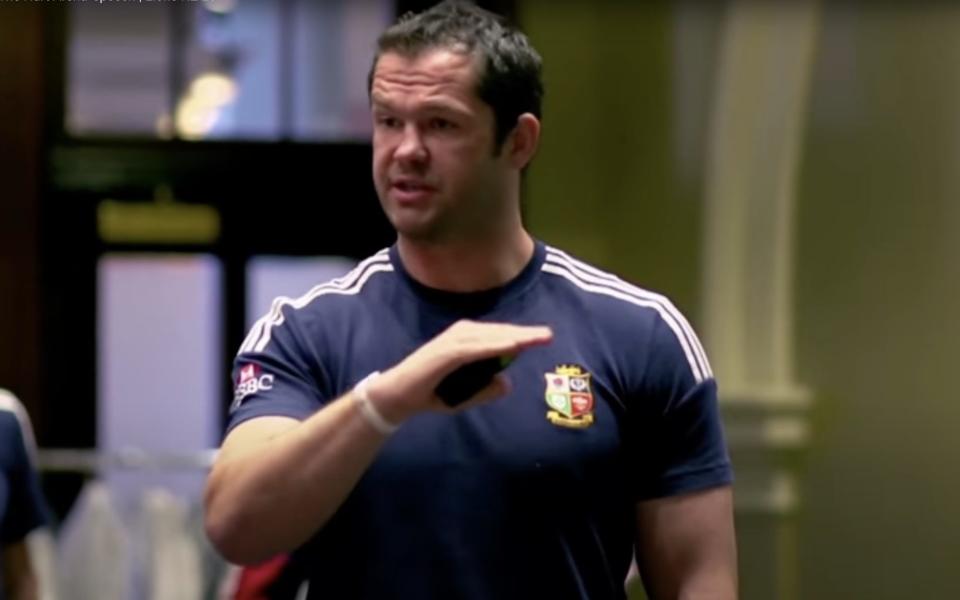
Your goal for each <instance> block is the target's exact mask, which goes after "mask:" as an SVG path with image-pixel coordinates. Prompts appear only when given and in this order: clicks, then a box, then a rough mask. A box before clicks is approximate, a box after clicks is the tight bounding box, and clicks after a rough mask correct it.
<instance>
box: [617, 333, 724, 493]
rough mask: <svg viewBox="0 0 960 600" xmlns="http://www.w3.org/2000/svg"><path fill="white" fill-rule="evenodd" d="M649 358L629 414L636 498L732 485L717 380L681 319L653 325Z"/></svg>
mask: <svg viewBox="0 0 960 600" xmlns="http://www.w3.org/2000/svg"><path fill="white" fill-rule="evenodd" d="M646 358H647V360H646V367H645V369H644V371H643V376H642V379H641V381H640V384H639V389H637V390H636V391H635V397H634V398H632V399H631V402H630V411H629V414H630V417H629V419H630V421H629V423H630V447H631V452H632V456H631V457H630V459H631V464H633V465H634V472H635V476H636V479H635V480H634V490H635V497H636V499H637V500H645V499H651V498H659V497H666V496H673V495H679V494H683V493H687V492H693V491H697V490H701V489H706V488H710V487H716V486H722V485H727V484H730V483H731V482H732V481H733V470H732V468H731V465H730V458H729V454H728V452H727V447H726V442H725V440H724V435H723V427H722V425H721V420H720V411H719V407H718V402H717V382H716V380H715V379H714V378H713V374H712V372H711V371H710V366H709V362H708V361H707V359H706V355H705V353H704V352H703V348H702V347H701V345H700V342H699V340H698V339H697V338H696V335H695V334H694V333H693V330H692V329H691V328H690V326H689V324H687V323H686V321H685V320H684V319H683V317H682V315H679V314H676V315H670V314H668V315H666V316H661V317H660V318H658V319H657V320H656V321H655V322H654V327H653V331H652V334H651V338H650V344H649V354H648V355H647V357H646Z"/></svg>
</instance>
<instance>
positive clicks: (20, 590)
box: [0, 389, 49, 598]
mask: <svg viewBox="0 0 960 600" xmlns="http://www.w3.org/2000/svg"><path fill="white" fill-rule="evenodd" d="M35 451H36V446H35V444H34V441H33V431H32V428H31V427H30V422H29V419H28V417H27V413H26V410H25V409H24V407H23V405H22V404H21V403H20V401H19V400H18V399H17V398H16V397H15V396H14V395H13V394H11V393H10V392H8V391H6V390H3V389H0V566H2V567H3V568H2V570H0V573H2V574H3V575H2V576H0V590H2V589H4V587H5V588H6V589H7V590H8V591H9V592H10V593H11V597H12V598H21V597H23V598H29V597H33V596H30V595H29V594H31V593H35V590H36V579H35V575H34V572H33V565H32V561H31V558H30V553H29V550H28V548H27V544H26V537H27V535H28V534H29V533H30V532H32V531H34V530H35V529H37V528H39V527H42V526H44V525H46V524H47V522H48V519H49V517H48V514H47V508H46V503H45V502H44V500H43V496H42V494H41V492H40V484H39V481H38V479H37V472H36V467H35V465H34V453H35ZM3 577H6V579H5V580H4V579H3ZM17 594H23V595H17Z"/></svg>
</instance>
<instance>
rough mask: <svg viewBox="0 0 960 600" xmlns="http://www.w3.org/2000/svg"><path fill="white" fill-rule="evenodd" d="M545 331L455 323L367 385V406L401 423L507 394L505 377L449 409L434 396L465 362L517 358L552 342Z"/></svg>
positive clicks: (534, 328)
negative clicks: (445, 380) (368, 402)
mask: <svg viewBox="0 0 960 600" xmlns="http://www.w3.org/2000/svg"><path fill="white" fill-rule="evenodd" d="M552 339H553V332H552V331H551V330H550V328H549V327H543V326H525V325H510V324H505V323H484V322H477V321H465V320H464V321H457V322H456V323H454V324H453V325H451V326H450V327H449V328H448V329H446V330H445V331H444V332H443V333H441V334H440V335H438V336H437V337H435V338H433V339H432V340H430V341H429V342H427V343H426V344H424V345H423V346H421V347H420V348H418V349H417V350H416V351H414V352H413V353H412V354H410V355H409V356H408V357H407V358H405V359H404V360H403V361H401V362H400V363H399V364H397V365H396V366H395V367H393V368H391V369H389V370H387V371H385V372H384V373H382V374H381V376H380V377H377V378H375V379H373V380H371V381H370V383H369V384H368V388H367V390H368V393H369V395H370V399H371V401H372V402H373V403H374V404H375V405H376V407H377V410H379V411H380V412H381V414H383V415H384V417H386V418H387V419H388V420H390V421H392V422H394V423H400V422H402V421H404V420H405V419H407V418H409V417H410V416H413V415H414V414H417V413H419V412H425V411H440V412H458V411H461V410H464V409H466V408H468V407H471V406H476V405H477V404H480V403H482V402H487V401H490V400H493V399H494V398H498V397H500V396H503V395H505V394H506V393H508V392H509V390H510V387H509V385H510V384H509V381H508V380H507V378H506V377H505V376H504V375H503V374H498V375H497V376H496V377H494V379H493V381H491V382H490V384H489V385H487V386H486V387H484V388H483V389H481V390H480V391H479V392H477V393H476V394H475V395H474V396H473V397H472V398H470V400H468V401H467V402H464V403H463V404H461V405H459V406H457V407H455V408H451V407H449V406H447V405H446V404H445V403H444V402H443V401H442V400H441V399H440V398H439V397H438V396H437V395H436V393H435V391H436V389H437V386H438V385H439V384H440V381H441V380H443V378H444V377H446V376H447V375H449V374H450V373H452V372H453V371H455V370H456V369H457V368H459V367H461V366H463V365H466V364H468V363H471V362H474V361H477V360H482V359H484V358H490V357H494V356H502V355H515V354H518V353H520V352H522V351H524V350H526V349H528V348H531V347H533V346H540V345H544V344H548V343H550V341H551V340H552Z"/></svg>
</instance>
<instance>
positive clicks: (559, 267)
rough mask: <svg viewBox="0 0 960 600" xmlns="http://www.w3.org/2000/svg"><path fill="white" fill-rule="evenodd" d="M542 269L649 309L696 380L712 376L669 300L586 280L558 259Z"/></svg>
mask: <svg viewBox="0 0 960 600" xmlns="http://www.w3.org/2000/svg"><path fill="white" fill-rule="evenodd" d="M543 271H544V272H546V273H551V274H553V275H558V276H560V277H562V278H564V279H566V280H567V281H569V282H570V283H572V284H574V285H575V286H577V287H578V288H580V289H582V290H584V291H587V292H591V293H594V294H600V295H604V296H609V297H611V298H616V299H618V300H622V301H624V302H627V303H630V304H633V305H636V306H641V307H644V308H651V309H653V310H655V311H657V314H658V315H659V316H660V318H661V319H663V321H664V323H666V324H667V326H668V327H669V328H670V330H671V331H672V332H673V334H674V336H676V338H677V341H678V342H679V343H680V347H681V348H682V349H683V353H684V356H685V357H686V359H687V363H688V364H689V366H690V370H691V372H692V373H693V377H694V379H695V380H696V381H697V383H700V382H701V381H703V380H704V379H709V378H710V377H713V374H712V372H711V371H710V368H709V364H706V366H704V365H703V364H702V363H701V360H700V356H702V355H699V353H700V352H702V350H701V349H700V348H699V345H700V344H699V340H697V339H696V337H694V338H693V340H691V339H690V338H689V337H688V336H687V334H686V332H685V331H684V327H683V324H682V321H683V316H682V315H680V314H679V312H678V311H677V310H676V308H674V307H673V305H672V304H670V303H669V301H668V302H667V303H666V304H665V303H664V302H663V301H661V300H658V299H654V298H645V297H642V296H639V295H638V294H636V293H635V292H633V291H632V290H629V289H628V288H624V287H621V286H617V285H612V284H611V283H610V282H603V281H601V282H598V281H596V279H598V278H594V280H592V281H591V280H588V279H586V278H585V277H584V276H583V274H582V273H581V274H577V273H575V272H574V271H573V270H572V269H571V268H570V267H569V266H567V265H564V264H561V263H559V262H558V261H548V262H545V263H544V265H543ZM698 355H699V356H698ZM704 360H705V357H704Z"/></svg>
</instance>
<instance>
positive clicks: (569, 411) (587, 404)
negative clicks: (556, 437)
mask: <svg viewBox="0 0 960 600" xmlns="http://www.w3.org/2000/svg"><path fill="white" fill-rule="evenodd" d="M544 378H545V379H546V382H547V388H546V392H545V398H546V401H547V406H548V407H549V409H550V410H548V411H547V420H548V421H550V422H551V423H553V424H554V425H558V426H561V427H571V428H574V429H583V428H585V427H589V426H590V425H592V424H593V420H594V416H593V391H592V390H591V388H590V373H587V372H586V371H585V370H584V369H583V368H582V367H580V366H578V365H557V367H556V370H555V371H554V372H553V373H544Z"/></svg>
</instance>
